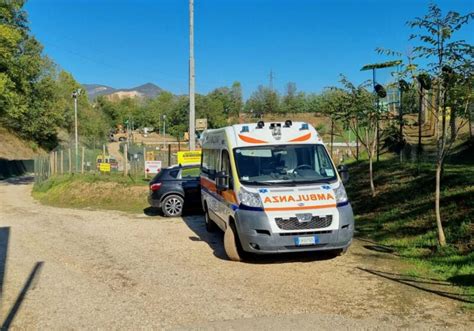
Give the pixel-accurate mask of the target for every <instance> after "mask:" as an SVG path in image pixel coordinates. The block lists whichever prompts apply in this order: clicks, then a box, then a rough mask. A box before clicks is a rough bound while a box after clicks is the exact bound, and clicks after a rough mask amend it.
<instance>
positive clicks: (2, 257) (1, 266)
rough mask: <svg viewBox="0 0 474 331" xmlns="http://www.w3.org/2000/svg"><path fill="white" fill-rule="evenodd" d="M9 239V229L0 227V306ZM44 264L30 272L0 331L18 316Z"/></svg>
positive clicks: (37, 264)
mask: <svg viewBox="0 0 474 331" xmlns="http://www.w3.org/2000/svg"><path fill="white" fill-rule="evenodd" d="M9 239H10V228H9V227H2V228H0V304H2V305H3V304H4V302H3V299H4V295H3V292H4V284H5V272H6V266H7V258H8V243H9ZM43 264H44V262H36V264H35V266H34V267H33V269H32V270H31V272H30V275H29V276H28V278H27V280H26V282H25V284H24V285H23V288H22V289H21V291H20V294H18V297H17V298H16V300H15V303H14V304H13V306H12V307H11V308H10V311H9V312H8V315H7V317H6V318H5V320H4V321H3V323H2V326H1V328H0V330H8V329H9V328H10V326H11V324H12V322H13V320H14V319H15V316H16V315H17V314H18V312H19V310H20V308H21V304H22V303H23V301H24V300H25V298H26V295H27V293H28V291H29V290H30V289H33V288H34V287H35V285H36V283H37V281H38V278H39V274H40V271H41V268H42V267H43Z"/></svg>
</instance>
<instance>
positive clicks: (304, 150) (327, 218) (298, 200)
mask: <svg viewBox="0 0 474 331" xmlns="http://www.w3.org/2000/svg"><path fill="white" fill-rule="evenodd" d="M201 145H202V159H201V175H200V183H201V202H202V207H203V210H204V212H205V214H204V215H205V217H204V218H205V222H206V228H207V230H208V231H210V232H212V231H215V230H217V229H218V228H220V229H221V230H222V231H224V248H225V252H226V254H227V256H228V257H229V259H230V260H233V261H240V260H242V259H243V258H245V257H246V256H248V255H249V253H256V254H271V253H285V252H295V251H322V250H331V251H333V252H335V253H338V254H340V253H344V252H346V251H347V249H348V247H349V246H350V244H351V242H352V237H353V233H354V216H353V213H352V208H351V205H350V203H349V200H348V198H347V194H346V191H345V189H344V185H343V182H345V181H346V180H347V179H348V173H347V168H346V167H340V168H338V171H337V170H336V167H335V165H334V163H333V161H332V160H331V158H330V156H329V154H328V152H327V150H326V147H325V145H324V144H323V141H322V139H321V137H320V136H319V134H318V132H317V131H316V130H315V129H314V128H313V127H312V126H311V125H310V124H308V123H304V122H292V121H291V120H286V121H285V122H275V123H264V122H263V121H259V122H258V123H252V124H237V125H232V126H228V127H224V128H220V129H213V130H206V131H204V132H203V134H202V136H201Z"/></svg>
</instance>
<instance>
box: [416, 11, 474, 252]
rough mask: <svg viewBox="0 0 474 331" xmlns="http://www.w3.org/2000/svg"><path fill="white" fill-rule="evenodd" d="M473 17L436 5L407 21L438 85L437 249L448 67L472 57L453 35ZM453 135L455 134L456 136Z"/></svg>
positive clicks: (440, 232) (451, 74)
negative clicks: (439, 130) (444, 11)
mask: <svg viewBox="0 0 474 331" xmlns="http://www.w3.org/2000/svg"><path fill="white" fill-rule="evenodd" d="M472 18H474V13H469V14H467V15H461V14H459V13H457V12H454V11H450V12H448V13H447V14H446V15H443V13H442V11H441V9H440V8H439V7H438V6H437V5H435V4H431V5H430V6H429V10H428V13H427V14H426V15H425V16H423V17H417V18H415V19H414V20H413V21H410V22H408V25H409V26H410V27H411V28H414V29H417V30H418V32H417V33H415V34H412V35H411V36H410V39H416V40H418V42H419V43H420V44H419V45H418V46H416V47H415V48H414V51H415V53H416V55H417V56H418V57H422V58H426V59H428V60H431V62H430V63H429V64H428V67H429V68H430V71H431V73H432V75H433V76H434V77H435V78H436V82H437V91H436V93H437V98H436V104H435V111H436V113H437V115H438V113H439V109H441V116H436V117H435V119H436V122H441V132H438V142H437V157H436V188H435V214H436V225H437V228H438V241H439V244H440V246H445V245H446V237H445V234H444V230H443V224H442V220H441V212H440V188H441V172H442V169H443V163H444V159H445V157H446V155H448V154H449V152H450V149H451V146H452V144H453V142H454V139H450V141H448V136H447V125H446V106H447V105H448V102H447V101H448V95H449V90H450V89H451V88H452V87H453V85H454V84H455V79H454V72H453V70H452V67H451V66H452V65H453V64H455V63H456V62H459V60H460V59H464V58H465V57H468V56H472V48H473V46H472V45H470V44H469V43H466V41H464V40H453V35H454V33H455V32H456V31H458V30H460V29H461V28H462V27H463V26H465V25H466V24H467V23H468V22H469V20H471V19H472ZM471 66H472V63H471ZM452 116H455V112H453V113H452ZM440 117H441V120H440ZM437 127H438V123H437ZM458 132H459V131H458ZM455 135H457V133H456V134H455Z"/></svg>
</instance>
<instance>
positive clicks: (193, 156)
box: [178, 151, 201, 165]
mask: <svg viewBox="0 0 474 331" xmlns="http://www.w3.org/2000/svg"><path fill="white" fill-rule="evenodd" d="M199 163H201V151H187V152H178V164H181V165H184V164H199Z"/></svg>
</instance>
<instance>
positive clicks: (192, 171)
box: [181, 167, 201, 178]
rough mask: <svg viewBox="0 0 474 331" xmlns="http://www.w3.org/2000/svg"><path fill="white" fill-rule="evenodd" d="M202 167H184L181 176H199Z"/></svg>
mask: <svg viewBox="0 0 474 331" xmlns="http://www.w3.org/2000/svg"><path fill="white" fill-rule="evenodd" d="M200 171H201V169H200V168H198V167H196V168H184V169H183V170H181V178H187V177H188V178H189V177H199V174H200Z"/></svg>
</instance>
